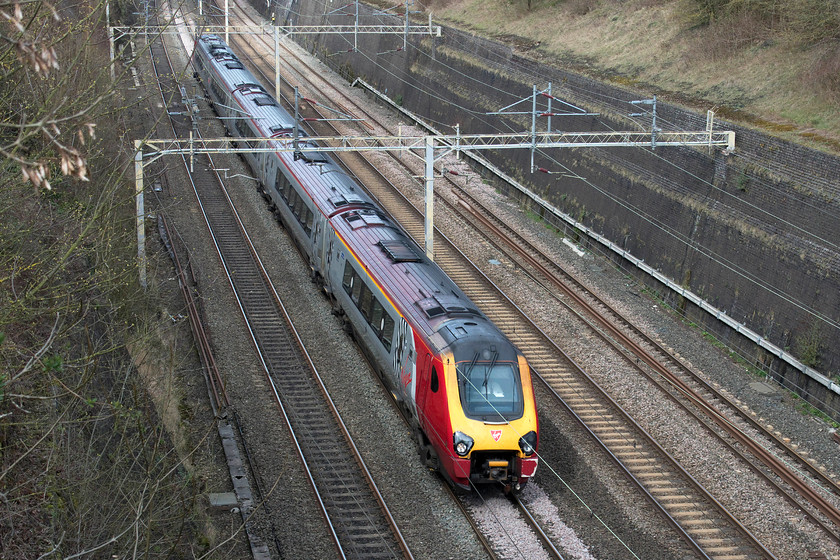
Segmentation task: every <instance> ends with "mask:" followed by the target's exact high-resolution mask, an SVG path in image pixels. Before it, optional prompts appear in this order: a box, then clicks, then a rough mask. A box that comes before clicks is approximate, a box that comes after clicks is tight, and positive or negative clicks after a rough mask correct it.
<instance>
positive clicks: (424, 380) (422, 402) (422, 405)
mask: <svg viewBox="0 0 840 560" xmlns="http://www.w3.org/2000/svg"><path fill="white" fill-rule="evenodd" d="M417 363H418V367H417V386H416V387H415V388H414V391H415V398H414V402H415V403H417V410H425V409H426V401H427V399H428V398H429V394H428V393H429V385H430V383H431V375H432V371H431V370H432V355H431V354H430V353H428V352H426V355H425V356H423V359H422V360H419V361H418V362H417Z"/></svg>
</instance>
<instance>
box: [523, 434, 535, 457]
mask: <svg viewBox="0 0 840 560" xmlns="http://www.w3.org/2000/svg"><path fill="white" fill-rule="evenodd" d="M519 449H521V450H522V453H524V454H525V455H529V456H530V455H533V454H534V451H536V449H537V432H535V431H533V430H531V431H530V432H528V433H527V434H525V435H524V436H522V437H521V438H519Z"/></svg>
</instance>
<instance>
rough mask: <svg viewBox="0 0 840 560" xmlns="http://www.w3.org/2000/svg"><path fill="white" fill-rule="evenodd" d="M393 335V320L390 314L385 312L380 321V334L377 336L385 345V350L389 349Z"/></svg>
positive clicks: (388, 350)
mask: <svg viewBox="0 0 840 560" xmlns="http://www.w3.org/2000/svg"><path fill="white" fill-rule="evenodd" d="M393 336H394V320H393V319H391V316H390V315H388V314H387V313H386V314H385V317H384V318H383V323H382V334H381V335H380V337H379V340H381V341H382V344H383V345H385V351H386V352H390V351H391V340H393V338H392V337H393Z"/></svg>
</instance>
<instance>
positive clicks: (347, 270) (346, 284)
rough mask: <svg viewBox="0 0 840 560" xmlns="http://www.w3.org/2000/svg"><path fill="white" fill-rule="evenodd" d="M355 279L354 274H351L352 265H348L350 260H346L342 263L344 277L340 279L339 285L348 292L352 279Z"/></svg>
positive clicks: (350, 289)
mask: <svg viewBox="0 0 840 560" xmlns="http://www.w3.org/2000/svg"><path fill="white" fill-rule="evenodd" d="M354 279H355V275H354V274H353V267H352V266H350V261H346V262H345V264H344V279H343V280H342V281H341V285H342V286H344V290H345V291H346V292H347V293H348V294H349V293H351V291H352V289H353V280H354Z"/></svg>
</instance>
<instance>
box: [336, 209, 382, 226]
mask: <svg viewBox="0 0 840 560" xmlns="http://www.w3.org/2000/svg"><path fill="white" fill-rule="evenodd" d="M344 219H345V220H347V223H348V224H350V227H352V228H353V229H359V228H363V227H365V226H376V225H385V224H386V223H387V222H386V221H385V219H384V218H383V217H382V216H380V215H379V214H378V213H377V212H376V211H375V210H363V209H360V210H353V211H352V212H348V213H347V215H346V216H345V217H344Z"/></svg>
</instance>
